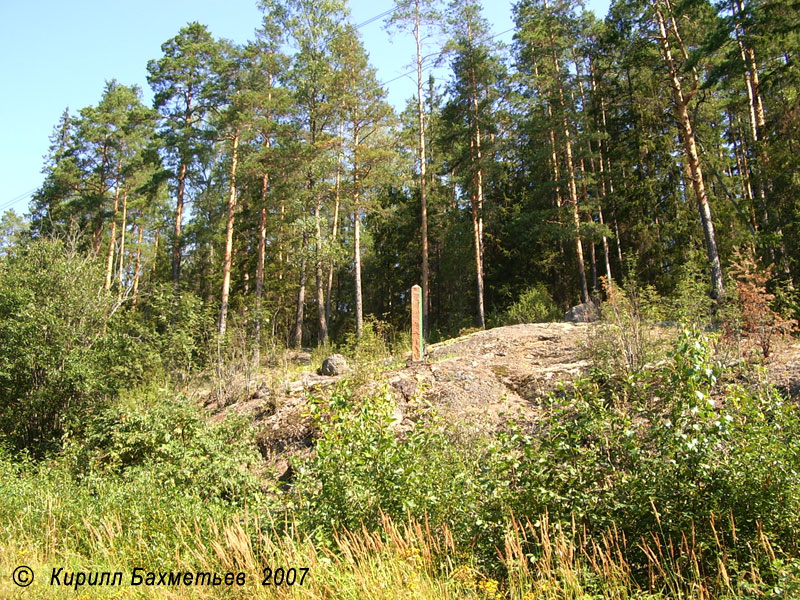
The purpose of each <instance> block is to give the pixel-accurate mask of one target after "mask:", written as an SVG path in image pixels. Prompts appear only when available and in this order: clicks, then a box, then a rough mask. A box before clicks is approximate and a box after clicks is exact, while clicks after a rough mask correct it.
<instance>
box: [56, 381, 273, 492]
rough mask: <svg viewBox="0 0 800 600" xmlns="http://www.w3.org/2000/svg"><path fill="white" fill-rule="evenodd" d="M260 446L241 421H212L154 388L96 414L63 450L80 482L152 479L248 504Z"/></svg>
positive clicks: (255, 484)
mask: <svg viewBox="0 0 800 600" xmlns="http://www.w3.org/2000/svg"><path fill="white" fill-rule="evenodd" d="M255 448H256V445H255V441H254V437H253V429H252V428H251V427H250V425H249V423H248V422H246V421H245V420H244V419H234V418H230V419H226V420H224V421H222V422H219V423H214V424H209V423H207V421H206V415H205V414H203V412H202V410H201V409H200V408H199V407H198V406H197V405H196V404H195V403H193V402H191V401H190V400H188V399H186V398H183V397H180V396H179V397H177V398H173V397H171V396H169V395H168V394H166V392H165V390H158V389H152V390H137V392H135V393H134V394H130V395H129V396H128V397H127V398H124V399H123V400H122V401H120V402H116V403H115V404H114V405H113V406H110V407H108V408H106V409H104V410H102V411H100V412H98V413H97V414H96V415H94V416H93V418H92V419H91V421H90V422H89V423H88V424H87V426H86V428H85V430H84V431H83V432H82V436H81V437H80V438H79V439H73V440H71V441H70V443H69V444H68V445H67V447H66V448H65V451H64V455H65V461H66V463H67V464H69V465H70V469H71V471H72V472H73V474H74V476H75V477H76V478H78V479H81V480H87V481H90V482H91V481H92V480H96V479H98V478H105V477H109V476H111V477H119V478H120V480H121V481H122V482H128V481H134V480H136V479H138V478H140V477H145V476H150V477H157V478H158V480H159V481H160V482H161V483H162V484H164V485H168V486H170V487H173V488H176V489H179V490H181V493H183V494H184V495H187V494H188V495H195V496H198V497H200V498H202V499H203V500H204V501H213V502H221V501H226V502H233V503H243V502H245V501H247V500H252V499H254V498H255V497H256V496H257V494H258V490H259V481H258V479H257V478H256V477H255V476H254V475H253V471H254V469H255V466H256V465H257V464H258V463H259V461H260V455H258V453H257V452H256V450H255Z"/></svg>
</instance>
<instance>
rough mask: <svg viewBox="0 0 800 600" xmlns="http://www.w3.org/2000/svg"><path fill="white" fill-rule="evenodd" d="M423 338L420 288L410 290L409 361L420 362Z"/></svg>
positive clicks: (414, 287) (422, 352)
mask: <svg viewBox="0 0 800 600" xmlns="http://www.w3.org/2000/svg"><path fill="white" fill-rule="evenodd" d="M424 344H425V338H424V336H423V332H422V288H421V287H419V286H418V285H415V286H413V287H412V288H411V360H413V361H419V360H422V357H423V355H424Z"/></svg>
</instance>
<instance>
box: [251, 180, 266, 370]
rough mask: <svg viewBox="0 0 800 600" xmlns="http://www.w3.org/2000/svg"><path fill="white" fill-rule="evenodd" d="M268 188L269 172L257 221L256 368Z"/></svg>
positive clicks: (258, 352)
mask: <svg viewBox="0 0 800 600" xmlns="http://www.w3.org/2000/svg"><path fill="white" fill-rule="evenodd" d="M268 189H269V173H264V176H263V177H262V178H261V210H260V211H259V221H258V264H257V266H256V306H255V308H256V323H255V346H256V349H255V357H254V362H255V365H256V368H258V366H259V365H260V364H261V322H262V320H263V318H262V316H261V298H262V296H263V295H264V263H265V262H266V257H267V191H268Z"/></svg>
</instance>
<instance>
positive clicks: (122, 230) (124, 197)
mask: <svg viewBox="0 0 800 600" xmlns="http://www.w3.org/2000/svg"><path fill="white" fill-rule="evenodd" d="M127 221H128V192H127V191H125V193H124V194H122V223H121V224H120V228H119V275H118V279H119V294H118V296H117V298H118V299H120V300H121V299H122V285H123V283H122V279H123V275H124V274H125V230H126V229H127V227H128V223H127Z"/></svg>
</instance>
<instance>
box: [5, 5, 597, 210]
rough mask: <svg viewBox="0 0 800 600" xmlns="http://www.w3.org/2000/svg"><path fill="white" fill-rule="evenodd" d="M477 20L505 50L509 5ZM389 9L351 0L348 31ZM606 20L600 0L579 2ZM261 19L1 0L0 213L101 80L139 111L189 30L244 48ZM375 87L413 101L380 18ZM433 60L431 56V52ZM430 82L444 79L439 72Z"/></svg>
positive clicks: (253, 9)
mask: <svg viewBox="0 0 800 600" xmlns="http://www.w3.org/2000/svg"><path fill="white" fill-rule="evenodd" d="M485 5H486V6H488V7H490V8H484V16H485V17H486V18H487V19H488V20H489V22H490V23H491V24H492V28H493V32H494V34H495V35H497V34H500V35H497V39H498V40H502V41H504V42H506V43H508V42H510V41H511V36H512V33H511V32H510V31H509V30H510V29H511V28H512V20H511V5H512V2H511V0H494V1H492V0H487V1H486V2H485ZM392 6H393V0H351V3H350V9H351V13H352V22H353V23H355V24H356V25H359V24H362V23H365V22H366V21H368V20H370V19H372V18H373V17H376V16H378V15H380V14H382V13H384V12H386V11H388V10H390V9H391V7H392ZM587 6H588V8H590V9H591V10H593V11H594V12H595V14H597V15H598V16H599V17H603V16H605V13H606V11H607V10H608V0H588V3H587ZM261 18H262V15H261V13H260V12H259V10H258V8H257V6H256V0H127V1H126V0H69V1H65V0H27V1H21V0H0V82H2V87H1V88H0V214H2V213H3V212H5V211H6V210H8V209H13V210H15V211H16V212H17V213H18V214H23V213H25V212H27V210H28V202H29V200H30V196H31V194H32V193H33V192H34V191H35V190H36V189H37V188H38V187H39V186H40V185H41V183H42V174H41V171H42V165H43V164H44V156H45V154H47V151H48V147H49V144H50V142H49V136H50V135H51V133H52V131H53V127H54V125H55V124H56V123H57V122H58V119H59V117H60V116H61V114H62V113H63V112H64V109H65V108H67V107H68V108H69V110H70V112H71V113H72V114H77V113H78V111H79V110H80V109H82V108H84V107H86V106H90V105H93V104H96V103H97V102H98V101H99V100H100V97H101V95H102V92H103V88H104V86H105V82H106V81H110V80H111V79H116V80H117V81H119V82H120V83H122V84H125V85H134V84H135V85H138V86H139V87H140V88H142V91H143V98H144V101H145V103H147V104H148V105H149V104H150V103H151V102H152V94H151V93H150V90H149V88H148V85H147V62H148V60H150V59H157V58H159V57H160V56H161V44H162V43H163V42H165V41H166V40H168V39H170V38H171V37H173V36H175V35H176V34H177V33H178V31H179V30H180V28H181V27H183V26H184V25H185V24H186V23H188V22H191V21H198V22H200V23H202V24H204V25H207V26H208V28H209V30H210V31H211V33H212V35H214V37H217V38H226V39H229V40H232V41H234V42H239V43H243V42H245V41H247V40H250V39H253V31H254V30H255V29H256V28H257V27H258V26H259V24H260V22H261ZM359 31H360V32H361V35H362V39H363V42H364V46H365V47H366V49H367V51H368V52H369V53H370V59H371V62H372V65H373V66H374V67H375V68H376V69H377V70H378V78H379V79H380V81H381V82H386V86H385V87H386V89H387V91H388V99H389V101H390V102H391V103H392V104H393V105H395V106H396V107H401V106H403V105H404V104H405V101H406V99H407V98H410V97H411V96H412V95H413V94H414V90H415V85H414V80H413V79H412V78H411V76H403V75H404V74H405V73H407V72H408V71H409V70H410V69H411V65H410V64H409V63H410V60H411V58H412V57H413V52H414V45H413V40H412V38H411V37H410V36H408V35H407V34H404V33H395V34H392V35H390V34H389V33H387V32H386V31H385V30H384V28H383V19H379V20H377V21H374V22H372V23H369V24H365V25H363V26H362V27H360V28H359ZM431 51H433V50H431ZM438 77H442V78H445V77H446V72H442V73H441V74H440V75H438Z"/></svg>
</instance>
